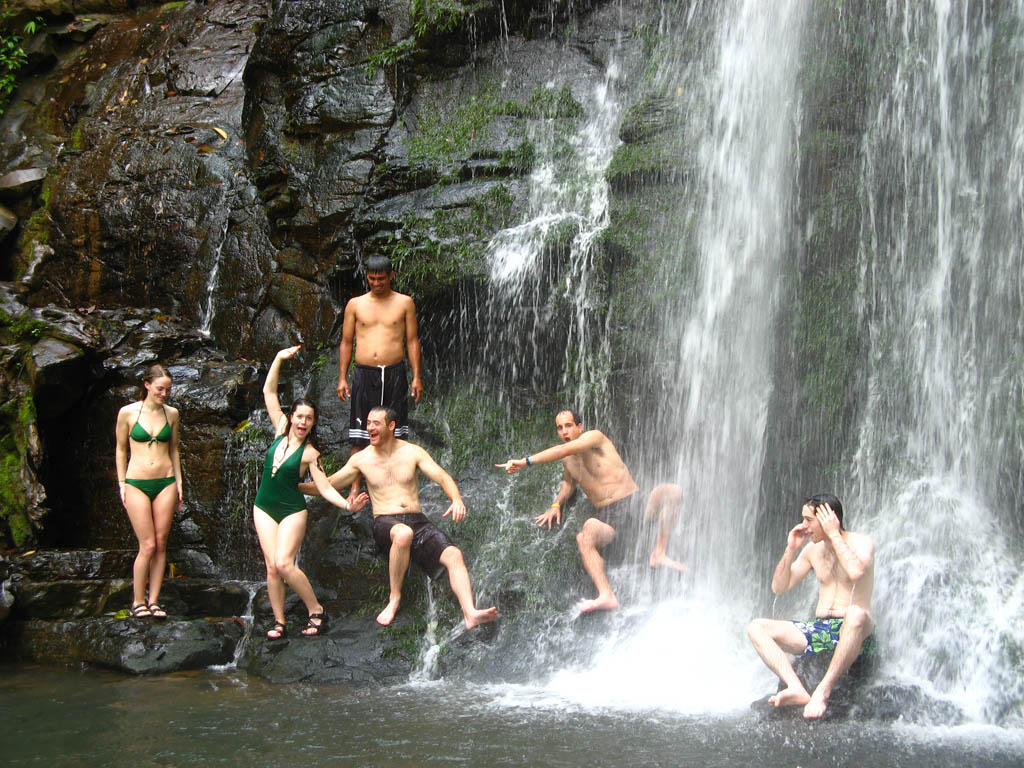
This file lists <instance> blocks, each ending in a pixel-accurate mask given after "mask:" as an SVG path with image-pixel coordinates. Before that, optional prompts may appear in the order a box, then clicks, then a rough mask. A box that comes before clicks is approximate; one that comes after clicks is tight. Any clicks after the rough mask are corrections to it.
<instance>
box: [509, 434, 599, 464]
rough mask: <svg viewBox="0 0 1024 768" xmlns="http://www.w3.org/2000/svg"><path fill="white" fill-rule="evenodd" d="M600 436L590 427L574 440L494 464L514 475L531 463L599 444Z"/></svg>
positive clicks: (564, 455) (570, 454) (580, 450)
mask: <svg viewBox="0 0 1024 768" xmlns="http://www.w3.org/2000/svg"><path fill="white" fill-rule="evenodd" d="M602 438H604V435H603V434H602V433H601V431H600V430H597V429H592V430H590V431H589V432H584V433H583V434H582V435H580V436H579V437H578V438H576V439H575V440H570V441H569V442H567V443H560V444H559V445H553V446H551V447H550V448H545V449H544V450H543V451H541V452H540V453H534V454H530V455H529V456H524V457H523V458H521V459H509V460H508V461H506V462H505V463H504V464H495V465H494V466H495V467H497V468H498V469H504V470H505V471H506V472H508V473H509V474H510V475H514V474H515V473H516V472H519V471H520V470H522V469H526V467H529V466H531V465H533V464H550V463H551V462H553V461H561V460H562V459H564V458H565V457H566V456H573V455H574V454H577V453H583V451H586V450H588V449H589V448H593V447H594V446H596V445H598V444H600V442H601V440H602Z"/></svg>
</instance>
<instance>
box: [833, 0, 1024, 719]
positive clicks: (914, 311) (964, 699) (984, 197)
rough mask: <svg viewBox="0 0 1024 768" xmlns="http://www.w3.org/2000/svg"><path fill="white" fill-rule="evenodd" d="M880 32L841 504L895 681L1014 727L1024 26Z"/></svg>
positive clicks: (949, 11) (1018, 15)
mask: <svg viewBox="0 0 1024 768" xmlns="http://www.w3.org/2000/svg"><path fill="white" fill-rule="evenodd" d="M880 23H881V24H883V25H884V27H883V31H882V32H880V34H881V35H882V37H883V42H882V47H883V48H884V49H885V50H888V51H891V52H892V59H891V61H890V62H888V66H889V67H890V71H891V72H892V74H891V79H890V80H888V81H887V82H885V83H884V87H883V89H882V91H881V92H880V93H879V94H878V98H877V104H876V105H875V108H874V110H873V113H872V121H871V123H870V125H869V127H868V131H867V134H866V136H865V139H864V145H863V147H864V168H863V187H864V189H865V191H866V196H865V197H864V200H863V205H864V216H863V225H862V242H861V253H860V261H861V268H862V296H861V299H862V304H863V315H864V318H865V320H866V323H867V325H868V328H869V344H870V349H869V351H868V356H867V364H868V369H867V371H866V374H867V381H868V386H867V389H868V399H867V402H866V405H865V407H864V410H863V417H862V419H861V422H860V425H859V448H858V452H857V456H856V460H855V464H854V472H853V478H852V483H851V485H852V489H851V490H852V493H851V494H850V499H849V502H848V503H849V505H850V507H851V508H852V509H854V510H856V511H857V512H858V513H859V514H858V517H857V520H856V524H855V526H854V527H857V528H865V529H867V530H868V531H869V532H870V533H871V534H873V535H874V537H875V539H876V546H877V569H878V576H877V594H876V598H875V610H876V613H877V619H878V632H879V636H880V637H881V638H883V642H884V644H885V648H886V653H885V658H886V659H887V662H888V663H887V665H886V671H887V672H888V673H889V674H891V675H894V676H896V677H897V678H899V679H901V680H905V681H909V682H911V683H914V684H918V685H921V686H923V687H924V688H925V689H926V690H928V691H929V692H931V693H933V694H938V695H941V696H944V697H948V698H949V699H951V700H952V701H954V702H955V703H956V704H958V705H960V706H961V707H962V708H964V710H965V712H966V713H967V714H968V716H969V717H970V718H971V719H977V720H985V721H990V722H991V721H997V722H998V721H1003V720H1014V719H1016V720H1017V721H1019V720H1020V717H1021V713H1020V711H1019V707H1020V702H1021V700H1022V698H1024V682H1022V678H1021V675H1020V671H1019V664H1020V654H1021V650H1022V648H1024V581H1022V579H1021V576H1020V574H1019V562H1020V543H1019V541H1018V540H1016V539H1017V534H1016V531H1017V529H1016V528H1015V527H1014V520H1013V517H1014V512H1015V511H1017V510H1014V509H1013V508H1012V505H1013V503H1014V499H1015V498H1016V503H1017V504H1019V503H1020V499H1019V492H1020V486H1019V482H1020V480H1019V472H1020V467H1019V464H1018V465H1015V464H1014V462H1015V461H1019V457H1020V455H1021V441H1022V435H1024V415H1022V414H1024V410H1022V401H1024V396H1022V392H1024V368H1022V366H1021V359H1022V357H1021V355H1022V352H1021V349H1022V347H1021V331H1022V329H1024V314H1022V306H1024V304H1022V302H1024V278H1022V273H1024V263H1022V246H1021V243H1022V242H1024V195H1022V185H1021V178H1022V170H1024V102H1022V98H1021V95H1020V90H1019V83H1020V80H1021V76H1022V74H1024V57H1022V54H1021V50H1020V40H1021V36H1022V34H1024V11H1022V8H1021V6H1019V5H1018V6H1017V7H1016V8H1013V7H1012V4H1006V5H1003V6H991V7H984V6H983V5H982V4H975V3H970V2H967V1H966V0H962V1H960V2H954V1H952V0H947V1H945V2H939V1H936V2H929V3H909V4H900V5H891V6H890V16H889V18H888V19H886V20H882V21H881V22H880ZM861 521H863V522H861ZM1015 708H1017V709H1016V711H1014V709H1015Z"/></svg>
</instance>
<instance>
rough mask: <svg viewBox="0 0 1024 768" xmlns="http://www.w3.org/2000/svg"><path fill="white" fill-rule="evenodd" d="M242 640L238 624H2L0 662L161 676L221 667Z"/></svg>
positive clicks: (198, 621) (145, 621)
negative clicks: (77, 666) (89, 667)
mask: <svg viewBox="0 0 1024 768" xmlns="http://www.w3.org/2000/svg"><path fill="white" fill-rule="evenodd" d="M243 634H244V627H243V623H242V621H241V620H239V619H221V620H206V619H196V620H193V621H175V620H165V621H157V620H155V619H114V620H112V619H109V618H96V619H76V620H72V621H7V622H5V623H4V624H2V625H0V656H2V657H3V658H7V659H12V660H18V661H31V662H36V663H44V664H82V663H85V664H95V665H97V666H101V667H107V668H109V669H115V670H119V671H121V672H127V673H130V674H135V675H148V674H163V673H167V672H174V671H177V670H183V669H202V668H204V667H208V666H211V665H214V664H227V663H229V662H231V661H232V660H233V658H234V652H235V647H236V646H237V645H238V643H239V641H240V640H241V639H242V636H243Z"/></svg>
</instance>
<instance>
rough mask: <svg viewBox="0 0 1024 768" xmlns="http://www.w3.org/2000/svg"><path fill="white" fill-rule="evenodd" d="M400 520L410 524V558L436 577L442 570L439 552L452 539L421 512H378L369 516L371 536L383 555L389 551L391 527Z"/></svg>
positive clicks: (402, 522) (431, 576)
mask: <svg viewBox="0 0 1024 768" xmlns="http://www.w3.org/2000/svg"><path fill="white" fill-rule="evenodd" d="M400 523H401V524H404V525H408V526H409V527H410V528H412V561H413V562H414V563H416V565H418V566H419V567H420V568H422V569H423V570H424V571H425V572H426V574H427V575H428V576H429V577H430V578H432V579H436V578H437V577H438V576H440V575H441V572H442V571H443V570H444V566H443V565H441V553H443V552H444V551H445V550H446V549H447V548H448V547H450V546H452V540H451V539H449V538H448V536H447V535H445V532H444V531H442V530H441V529H440V528H438V527H437V526H436V525H434V524H433V523H432V522H430V520H428V519H427V516H426V515H424V514H423V513H421V512H413V513H411V514H406V515H381V516H380V517H375V518H374V519H373V540H374V541H375V542H377V550H378V551H379V552H380V553H381V554H382V555H384V557H387V556H388V554H389V553H390V552H391V529H392V528H394V527H395V526H396V525H398V524H400Z"/></svg>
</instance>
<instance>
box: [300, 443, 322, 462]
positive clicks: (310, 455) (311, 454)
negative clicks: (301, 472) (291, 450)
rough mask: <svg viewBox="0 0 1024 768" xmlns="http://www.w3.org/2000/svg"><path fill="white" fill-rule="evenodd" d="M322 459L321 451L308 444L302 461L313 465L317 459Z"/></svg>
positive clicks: (304, 449)
mask: <svg viewBox="0 0 1024 768" xmlns="http://www.w3.org/2000/svg"><path fill="white" fill-rule="evenodd" d="M319 458H320V451H318V450H317V449H316V448H314V447H313V446H312V445H310V444H309V443H306V447H305V448H303V449H302V460H303V461H304V462H309V463H310V464H313V463H314V462H316V460H317V459H319Z"/></svg>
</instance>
